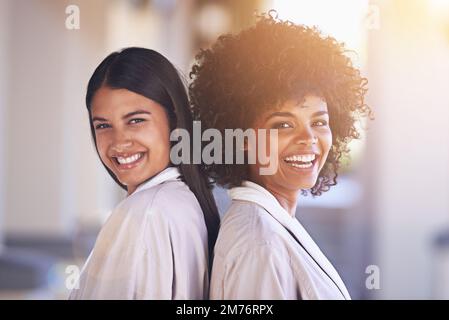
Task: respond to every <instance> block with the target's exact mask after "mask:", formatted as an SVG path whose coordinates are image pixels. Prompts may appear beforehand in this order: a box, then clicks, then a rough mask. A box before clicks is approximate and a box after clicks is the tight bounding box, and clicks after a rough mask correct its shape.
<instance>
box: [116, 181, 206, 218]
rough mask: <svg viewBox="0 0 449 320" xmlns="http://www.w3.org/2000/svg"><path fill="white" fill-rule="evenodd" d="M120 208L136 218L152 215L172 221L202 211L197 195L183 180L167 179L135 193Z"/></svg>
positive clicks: (199, 213) (152, 216)
mask: <svg viewBox="0 0 449 320" xmlns="http://www.w3.org/2000/svg"><path fill="white" fill-rule="evenodd" d="M118 209H119V211H124V212H127V213H128V214H132V215H133V216H135V217H136V218H137V217H142V218H148V217H151V218H152V219H155V218H158V219H164V220H166V221H167V222H171V223H175V222H178V221H179V220H182V219H183V217H185V216H189V217H190V218H191V217H192V216H198V215H199V216H200V215H201V212H202V211H201V207H200V205H199V203H198V201H197V199H196V197H195V195H194V194H193V192H191V191H190V189H189V187H188V186H187V185H186V184H185V183H184V182H183V181H181V180H173V181H166V182H164V183H161V184H159V185H157V186H154V187H152V188H149V189H145V190H142V191H140V192H138V193H136V194H133V195H131V196H129V197H128V198H126V199H125V200H124V201H122V202H121V203H120V205H119V206H118ZM181 213H183V214H181Z"/></svg>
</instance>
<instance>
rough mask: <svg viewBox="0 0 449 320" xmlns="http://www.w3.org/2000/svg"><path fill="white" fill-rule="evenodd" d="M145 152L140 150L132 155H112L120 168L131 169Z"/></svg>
mask: <svg viewBox="0 0 449 320" xmlns="http://www.w3.org/2000/svg"><path fill="white" fill-rule="evenodd" d="M144 154H145V153H144V152H139V153H135V154H130V155H128V154H126V155H115V156H112V159H113V160H114V163H115V164H116V166H117V167H118V168H119V169H131V168H134V167H135V166H136V165H137V164H138V163H139V162H140V160H141V159H142V157H143V156H144Z"/></svg>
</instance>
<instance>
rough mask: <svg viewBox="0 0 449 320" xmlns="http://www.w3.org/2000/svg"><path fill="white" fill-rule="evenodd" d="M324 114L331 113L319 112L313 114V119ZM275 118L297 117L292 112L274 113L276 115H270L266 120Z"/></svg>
mask: <svg viewBox="0 0 449 320" xmlns="http://www.w3.org/2000/svg"><path fill="white" fill-rule="evenodd" d="M324 114H329V113H328V112H327V111H324V110H323V111H317V112H314V113H313V114H312V117H318V116H321V115H324ZM274 117H290V118H294V117H295V116H294V115H293V113H291V112H274V113H272V114H270V115H269V116H268V117H267V118H266V119H265V121H268V120H269V119H271V118H274Z"/></svg>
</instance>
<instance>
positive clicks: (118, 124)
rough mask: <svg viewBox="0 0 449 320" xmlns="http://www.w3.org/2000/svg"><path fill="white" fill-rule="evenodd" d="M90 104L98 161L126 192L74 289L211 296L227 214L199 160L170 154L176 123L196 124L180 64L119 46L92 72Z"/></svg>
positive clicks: (93, 293) (81, 293) (83, 294)
mask: <svg viewBox="0 0 449 320" xmlns="http://www.w3.org/2000/svg"><path fill="white" fill-rule="evenodd" d="M86 105H87V110H88V113H89V121H90V127H91V131H92V136H93V140H94V144H95V147H96V150H97V153H98V155H99V157H100V160H101V162H102V163H103V165H104V166H105V168H106V170H107V171H108V172H109V174H110V175H111V176H112V178H113V179H114V180H115V181H116V182H117V183H118V184H119V185H120V186H121V187H122V188H123V189H125V190H127V192H128V196H127V197H126V198H125V199H124V200H123V201H122V202H121V203H120V204H119V205H118V206H117V207H116V208H115V209H114V210H113V212H112V214H111V216H110V217H109V218H108V220H107V222H106V223H105V225H104V226H103V227H102V229H101V231H100V234H99V235H98V238H97V241H96V243H95V247H94V249H93V250H92V252H91V254H90V256H89V258H88V260H87V262H86V264H85V266H84V268H83V270H82V272H81V276H80V282H79V288H78V289H74V290H73V291H72V293H71V295H70V298H71V299H204V298H207V296H208V288H209V287H208V286H209V270H210V267H211V264H210V261H211V258H212V249H213V247H214V243H215V240H216V237H217V232H218V228H219V223H220V220H219V215H218V211H217V207H216V205H215V202H214V199H213V196H212V192H211V189H210V184H209V182H208V180H207V178H206V177H205V175H204V174H203V173H202V170H201V167H200V166H198V165H194V164H188V163H182V164H180V165H179V166H174V165H173V164H172V162H171V161H170V147H171V142H170V132H171V131H172V130H174V129H176V128H182V129H186V130H188V131H189V132H191V131H192V117H191V113H190V109H189V103H188V98H187V94H186V90H185V87H184V85H183V82H182V81H181V79H180V76H179V74H178V72H177V71H176V69H175V68H174V66H173V65H172V64H171V63H170V62H169V61H168V60H167V59H166V58H164V57H163V56H162V55H161V54H159V53H157V52H155V51H153V50H149V49H144V48H127V49H124V50H122V51H119V52H114V53H112V54H111V55H109V56H108V57H106V58H105V59H104V60H103V62H101V64H100V65H99V66H98V67H97V69H96V70H95V72H94V73H93V75H92V77H91V79H90V81H89V84H88V88H87V94H86Z"/></svg>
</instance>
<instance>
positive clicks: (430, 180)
mask: <svg viewBox="0 0 449 320" xmlns="http://www.w3.org/2000/svg"><path fill="white" fill-rule="evenodd" d="M373 3H376V4H378V6H379V7H380V19H381V20H380V29H379V30H372V31H371V32H370V44H369V51H368V52H369V58H368V64H369V74H368V78H369V87H370V103H371V104H372V106H373V107H374V110H375V113H376V120H375V121H374V122H373V124H372V126H371V127H372V130H371V134H370V137H371V139H372V140H371V141H370V142H371V143H370V145H371V147H372V148H371V149H369V150H368V152H369V154H368V158H369V159H370V160H369V161H370V162H371V163H370V168H372V170H371V175H370V177H371V179H372V182H371V184H372V186H373V194H372V197H373V201H372V202H373V204H374V217H373V222H374V226H373V227H374V234H373V235H374V246H375V247H374V250H375V257H374V259H373V264H378V265H379V267H380V276H381V277H380V280H381V281H380V286H381V289H380V290H378V291H376V292H374V294H375V297H376V298H384V299H390V298H400V299H423V298H431V292H432V276H433V275H432V270H433V265H432V264H433V263H434V260H433V258H434V257H433V255H432V241H433V239H434V237H435V235H436V233H437V232H438V231H440V230H441V229H443V228H445V227H447V226H448V225H449V201H448V194H449V129H448V128H449V96H448V89H449V41H448V38H444V30H441V29H439V28H440V26H439V25H438V24H437V23H435V19H434V18H435V17H434V16H433V14H434V13H432V12H431V11H430V10H429V6H428V3H429V1H420V0H394V1H378V2H373ZM437 281H438V280H437ZM446 285H447V286H448V287H449V284H446Z"/></svg>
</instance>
